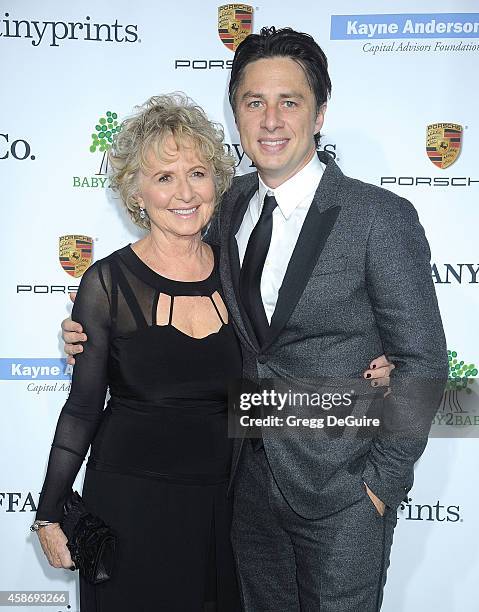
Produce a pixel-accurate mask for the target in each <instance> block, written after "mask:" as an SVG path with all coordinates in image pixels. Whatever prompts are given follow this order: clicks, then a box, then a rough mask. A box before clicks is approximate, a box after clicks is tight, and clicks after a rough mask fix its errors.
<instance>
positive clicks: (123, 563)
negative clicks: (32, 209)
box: [37, 95, 242, 612]
mask: <svg viewBox="0 0 479 612" xmlns="http://www.w3.org/2000/svg"><path fill="white" fill-rule="evenodd" d="M110 161H111V165H112V167H113V176H112V181H113V185H114V186H115V187H116V188H117V189H118V190H119V192H120V195H121V198H122V200H123V202H124V204H125V205H126V207H127V209H128V211H129V213H130V216H131V218H132V219H133V221H134V222H135V223H136V224H137V225H139V226H141V227H143V228H145V229H146V230H147V232H148V233H147V235H146V236H145V237H144V238H142V239H141V240H139V241H138V242H136V243H135V244H133V245H129V246H125V247H124V248H122V249H120V250H118V251H115V252H114V253H112V254H111V255H109V256H108V257H106V258H105V259H102V260H100V261H98V262H96V263H95V264H93V265H92V266H91V267H90V268H89V269H88V271H87V272H86V273H85V274H84V276H83V278H82V282H81V284H80V288H79V291H78V295H77V298H76V301H75V305H74V310H73V315H72V316H73V318H74V319H75V320H77V321H79V322H80V323H81V324H82V326H83V328H84V330H85V331H86V333H87V334H88V335H89V337H90V341H89V342H88V343H87V344H86V345H85V350H84V352H83V353H82V355H81V356H79V357H78V358H77V364H76V367H75V370H74V375H73V380H72V387H71V392H70V395H69V398H68V400H67V402H66V404H65V406H64V407H63V410H62V412H61V415H60V418H59V420H58V424H57V428H56V433H55V437H54V441H53V445H52V449H51V453H50V459H49V464H48V470H47V474H46V478H45V483H44V486H43V490H42V493H41V496H40V502H39V506H38V512H37V520H39V521H49V522H50V523H49V524H46V526H44V527H41V528H40V529H39V531H38V535H39V538H40V542H41V544H42V547H43V549H44V551H45V553H46V555H47V557H48V559H49V561H50V563H51V564H52V565H54V566H55V567H70V566H71V565H72V561H71V558H70V555H69V551H68V549H67V547H66V545H65V542H66V537H65V535H64V534H63V532H62V530H61V528H60V526H59V524H58V523H59V522H60V520H61V518H62V507H63V503H64V500H65V497H66V495H67V494H68V492H69V491H70V490H71V486H72V483H73V481H74V479H75V476H76V474H77V472H78V470H79V468H80V466H81V464H82V461H83V459H84V457H85V454H86V452H87V451H88V448H89V446H90V445H91V454H90V458H89V461H88V465H87V470H86V475H85V483H84V487H83V499H84V501H85V504H86V505H87V507H88V508H89V510H90V511H91V512H93V513H94V514H97V515H98V516H99V517H101V518H102V519H103V520H104V521H105V522H106V523H107V524H108V525H110V526H111V527H112V528H113V529H114V531H115V532H116V534H117V537H118V547H117V551H116V552H117V555H116V560H115V563H116V565H115V568H114V574H113V576H112V578H111V579H110V580H109V581H108V582H105V583H103V584H100V585H96V586H93V585H91V584H88V583H86V582H85V581H84V580H83V579H82V578H81V577H80V581H81V584H80V587H81V588H80V593H81V610H82V612H92V611H94V610H102V612H109V611H111V612H113V611H114V612H121V611H122V610H124V611H125V612H126V611H128V612H131V611H132V610H146V609H149V610H150V609H157V610H165V611H168V612H174V611H179V612H180V611H181V612H186V611H187V612H200V611H201V612H203V611H205V610H218V612H233V611H236V610H239V609H240V605H239V600H238V593H237V586H236V579H235V570H234V563H233V558H232V553H231V550H230V543H229V542H230V541H229V529H230V512H231V508H230V503H231V501H230V500H227V498H226V489H227V483H228V476H229V464H230V458H231V440H229V439H228V436H227V414H226V399H227V384H228V381H229V380H231V379H234V378H239V377H240V376H241V365H242V364H241V354H240V349H239V346H238V343H237V340H236V338H235V336H234V333H233V330H232V328H231V325H230V324H229V321H228V314H227V311H226V308H225V305H224V303H223V300H222V297H221V287H220V281H219V276H218V253H216V252H215V251H214V250H212V248H211V247H210V246H208V245H207V244H205V243H204V242H202V240H201V231H202V229H203V228H204V227H205V226H206V225H207V224H208V222H209V221H210V219H211V217H212V215H213V213H214V209H215V206H216V205H217V203H218V202H219V199H220V198H221V196H222V195H223V193H224V192H225V191H226V190H227V189H228V188H229V186H230V184H231V180H232V177H233V173H234V169H233V168H234V160H233V159H232V158H231V157H230V156H229V155H228V154H227V153H226V152H225V150H224V148H223V132H222V130H221V129H220V128H219V126H217V125H215V124H213V123H212V122H210V121H209V120H208V119H207V117H206V115H205V114H204V112H203V111H202V110H201V109H200V108H199V107H197V106H195V105H194V104H193V103H192V102H191V101H190V100H188V99H186V98H183V97H181V96H178V95H172V96H159V97H153V98H150V99H149V100H148V101H147V102H146V103H145V104H144V105H143V106H142V107H140V108H139V110H138V112H137V113H136V115H134V116H133V117H131V118H130V119H127V120H126V121H125V122H124V124H123V126H122V130H121V131H120V133H119V134H118V135H117V138H116V140H115V142H114V144H113V146H112V149H111V151H110ZM107 389H109V391H110V395H111V399H110V400H109V402H108V405H107V407H106V409H105V410H104V411H103V407H104V401H105V395H106V391H107Z"/></svg>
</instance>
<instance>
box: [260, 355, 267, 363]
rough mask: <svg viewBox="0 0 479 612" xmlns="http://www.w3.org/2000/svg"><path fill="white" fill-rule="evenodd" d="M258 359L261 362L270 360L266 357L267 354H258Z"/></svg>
mask: <svg viewBox="0 0 479 612" xmlns="http://www.w3.org/2000/svg"><path fill="white" fill-rule="evenodd" d="M258 361H259V362H260V363H266V362H267V361H268V358H267V357H266V355H258Z"/></svg>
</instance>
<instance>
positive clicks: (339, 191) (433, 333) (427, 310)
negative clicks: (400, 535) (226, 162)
mask: <svg viewBox="0 0 479 612" xmlns="http://www.w3.org/2000/svg"><path fill="white" fill-rule="evenodd" d="M319 157H320V160H321V161H322V162H323V163H325V164H326V169H325V172H324V175H323V177H322V179H321V182H320V184H319V187H318V189H317V191H316V194H315V196H314V199H313V202H312V204H311V207H310V209H309V212H308V215H307V217H306V220H305V222H304V225H303V228H302V231H301V234H300V236H299V238H298V242H297V244H296V247H295V249H294V252H293V255H292V257H291V260H290V262H289V265H288V268H287V271H286V275H285V278H284V281H283V284H282V286H281V289H280V291H279V295H278V301H277V305H276V309H275V312H274V314H273V318H272V320H271V325H270V333H269V338H268V340H267V341H266V343H265V344H264V345H263V346H259V345H258V342H257V340H256V338H255V335H254V333H253V330H252V328H251V325H250V322H249V321H248V317H247V315H246V313H245V312H244V310H243V309H242V306H241V303H240V300H239V290H238V281H239V272H240V267H239V259H238V250H237V244H236V240H235V234H236V232H237V230H238V228H239V226H240V224H241V221H242V219H243V216H244V213H245V211H246V209H247V206H248V203H249V201H250V199H251V197H252V195H253V194H254V192H255V190H256V189H257V188H258V176H257V174H256V173H252V174H247V175H245V176H241V177H237V178H235V179H234V182H233V186H232V188H231V190H230V191H229V192H228V193H227V194H226V195H225V196H224V198H223V201H222V203H221V206H220V210H219V213H218V215H217V216H216V218H215V220H214V222H213V223H212V225H211V228H210V230H209V231H208V235H207V240H208V241H209V242H211V243H217V244H219V245H220V246H221V259H220V273H221V280H222V284H223V290H224V295H225V299H226V302H227V306H228V308H229V312H230V313H231V316H232V319H233V321H234V324H235V327H236V330H237V333H238V336H239V338H240V341H241V345H242V349H243V356H244V375H245V377H246V378H249V379H252V380H256V379H258V378H259V379H276V380H281V381H283V382H284V383H285V384H287V385H288V384H291V385H294V384H295V382H296V381H299V380H304V379H307V380H309V381H313V380H315V379H322V380H326V381H329V385H328V383H326V387H325V388H326V389H328V386H329V390H330V391H331V390H332V389H331V387H332V386H336V387H337V390H338V389H339V388H340V387H343V389H342V390H343V391H344V390H345V389H347V387H348V385H349V381H351V380H354V381H357V383H358V384H357V388H356V389H355V392H356V394H357V395H356V398H357V401H356V406H355V414H365V413H367V412H368V410H369V409H370V407H371V402H372V401H373V400H372V399H371V391H372V389H371V387H370V385H369V382H368V381H363V385H364V386H363V387H361V382H360V381H361V376H362V372H363V371H364V369H365V368H366V367H367V365H368V364H369V362H370V361H371V360H372V359H373V358H375V357H377V356H379V355H381V354H382V353H385V354H386V355H387V357H388V358H389V359H390V360H391V361H393V362H394V364H395V365H396V369H395V370H394V371H393V374H392V379H391V387H392V393H391V395H390V396H389V397H388V398H387V399H386V400H384V399H383V392H381V393H380V394H379V395H377V397H376V398H375V400H374V401H375V402H376V403H378V402H379V403H380V407H381V410H383V411H386V413H387V415H388V418H389V419H390V422H391V423H393V425H392V426H391V427H390V429H387V428H386V429H385V428H380V429H379V430H376V431H375V432H374V433H373V434H372V435H367V436H363V437H357V436H351V435H347V434H346V435H340V436H338V437H333V438H331V437H330V436H328V435H326V434H324V432H320V431H318V430H316V431H315V432H314V433H309V432H306V433H305V432H304V431H299V430H298V429H297V428H286V431H284V430H283V431H282V433H281V435H276V434H275V432H274V431H273V430H271V429H270V428H263V432H262V433H263V441H264V447H265V451H266V454H267V457H268V461H269V463H270V466H271V469H272V471H273V473H274V476H275V479H276V481H277V483H278V486H279V487H280V489H281V491H282V493H283V495H284V496H285V497H286V499H287V500H288V502H289V504H290V505H291V506H292V508H293V509H294V510H295V511H296V512H297V513H298V514H300V515H302V516H304V517H307V518H319V517H321V516H326V515H328V514H330V513H332V512H335V511H337V510H339V509H341V508H342V507H345V506H347V505H349V504H351V503H353V502H354V501H355V500H356V499H359V498H360V497H361V496H363V495H364V488H363V480H364V481H365V482H366V483H367V484H368V486H369V487H370V488H371V490H372V491H374V492H375V493H376V495H378V497H379V498H380V499H382V500H383V501H384V502H385V503H386V504H387V505H388V506H390V507H393V508H396V507H397V506H398V505H399V503H400V502H401V500H402V499H403V498H404V496H405V493H407V491H408V490H409V489H410V487H411V486H412V482H413V466H414V463H415V461H416V460H417V459H418V458H419V456H420V455H421V454H422V452H423V450H424V448H425V445H426V442H427V431H428V427H429V425H430V419H431V418H432V415H433V413H434V412H435V410H436V409H437V406H438V404H439V401H440V397H441V394H442V390H443V385H444V383H445V381H446V379H447V372H448V362H447V354H446V353H447V352H446V344H445V338H444V332H443V328H442V323H441V318H440V314H439V309H438V305H437V300H436V295H435V291H434V285H433V283H432V278H431V269H430V263H429V261H430V250H429V245H428V243H427V240H426V237H425V235H424V230H423V228H422V226H421V225H420V223H419V220H418V216H417V213H416V211H415V209H414V207H413V206H412V205H411V204H410V203H409V202H408V201H407V200H405V199H402V198H400V197H399V196H397V195H395V194H393V193H391V192H389V191H386V190H384V189H381V188H379V187H376V186H373V185H369V184H366V183H362V182H361V181H358V180H355V179H351V178H349V177H347V176H345V175H344V174H343V173H342V172H341V170H340V169H339V167H338V166H337V165H336V163H335V162H334V161H333V159H332V158H331V157H330V156H329V155H328V154H327V153H323V152H321V153H319ZM418 377H421V379H422V382H421V383H418ZM331 381H333V383H331ZM424 381H426V384H424ZM339 390H340V391H341V389H339ZM323 391H324V389H323ZM383 413H384V412H383ZM418 422H420V423H421V426H419V425H418ZM424 423H427V426H426V427H424ZM392 430H394V431H392ZM399 430H400V433H399ZM242 443H243V440H241V439H239V440H236V441H235V449H234V455H233V466H232V478H233V477H234V473H235V470H236V467H237V463H238V459H239V456H240V453H241V447H242Z"/></svg>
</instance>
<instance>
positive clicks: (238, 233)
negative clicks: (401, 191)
mask: <svg viewBox="0 0 479 612" xmlns="http://www.w3.org/2000/svg"><path fill="white" fill-rule="evenodd" d="M330 89H331V84H330V80H329V75H328V70H327V60H326V57H325V55H324V53H323V52H322V50H321V49H320V47H319V46H318V45H317V44H316V43H315V41H314V40H313V39H312V38H311V37H310V36H308V35H306V34H302V33H298V32H295V31H293V30H291V29H283V30H277V31H276V30H275V29H274V28H269V29H267V28H264V29H263V30H262V31H261V33H260V34H259V35H255V34H253V35H250V36H249V37H247V38H246V39H245V41H244V42H243V43H242V44H241V45H240V46H239V47H238V49H237V51H236V54H235V58H234V61H233V66H232V70H231V81H230V85H229V96H230V103H231V105H232V108H233V112H234V116H235V120H236V123H237V126H238V130H239V133H240V137H241V143H242V146H243V148H244V150H245V152H246V154H247V155H248V156H249V157H250V158H251V159H252V160H253V162H254V163H255V165H256V168H257V170H258V172H257V173H252V174H248V175H245V176H242V177H238V178H236V179H235V181H234V184H233V187H232V189H231V191H230V192H229V193H228V194H227V195H226V196H225V198H224V200H223V202H222V206H221V209H220V213H219V215H218V217H217V219H216V222H215V225H214V226H213V227H212V228H211V230H210V233H209V234H208V239H209V240H210V241H212V242H215V241H217V242H219V243H220V244H221V247H222V249H221V253H222V254H221V262H220V271H221V276H222V282H223V287H224V292H225V298H226V300H227V303H228V307H229V310H230V313H231V315H232V317H233V320H234V322H235V325H236V328H237V331H238V335H239V337H240V340H241V343H242V348H243V355H244V367H245V375H246V377H247V378H249V379H251V380H261V379H273V380H275V381H278V382H279V383H281V384H291V385H292V386H294V385H295V384H296V383H298V384H299V383H300V381H302V380H303V379H307V380H308V381H311V380H318V379H322V380H325V379H326V380H336V381H337V385H338V388H339V387H340V386H341V384H340V382H339V381H340V380H351V379H354V378H356V377H358V376H359V374H360V372H361V370H362V368H363V364H364V363H368V361H369V360H370V358H371V356H374V355H380V354H381V353H383V352H384V353H385V354H386V355H387V357H388V358H389V359H391V360H392V361H393V362H394V364H395V365H396V369H395V370H394V372H393V374H392V377H391V379H392V383H394V382H395V381H396V382H397V385H396V387H397V389H399V390H396V392H395V388H394V384H393V393H392V394H391V396H390V398H388V400H389V401H387V402H385V404H387V405H386V409H387V410H388V411H390V414H388V419H389V422H390V427H389V429H388V428H379V429H378V430H376V432H375V433H374V435H371V436H363V437H358V436H350V435H339V436H336V437H334V436H329V435H321V434H319V433H318V434H317V435H315V434H311V435H303V434H301V433H298V431H297V430H294V429H293V428H289V430H287V431H285V432H283V433H282V435H280V436H278V435H276V434H275V432H274V431H273V430H271V429H269V428H267V427H263V429H262V432H261V437H260V438H259V439H258V438H257V439H253V440H249V439H239V440H238V441H237V442H236V444H235V452H234V457H233V467H232V473H233V477H234V479H235V513H234V521H233V531H232V539H233V544H234V549H235V554H236V560H237V563H238V569H239V581H240V587H241V591H242V596H243V605H244V608H245V610H246V611H247V612H266V611H268V612H270V611H271V612H273V611H274V612H299V611H300V610H301V611H303V612H313V611H315V612H316V611H318V610H320V611H321V612H373V611H376V610H379V608H380V606H381V601H382V592H383V586H384V583H385V580H386V569H387V566H388V564H389V554H390V547H391V543H392V536H393V530H394V527H395V524H396V509H397V507H398V505H399V503H400V501H401V500H402V499H403V497H404V495H405V493H406V492H407V491H408V490H409V489H410V487H411V485H412V481H413V466H414V463H415V461H416V460H417V459H418V457H419V456H420V455H421V453H422V452H423V450H424V447H425V444H426V436H427V427H426V428H425V427H420V426H419V427H418V433H417V435H412V433H411V430H412V428H413V427H414V426H415V423H416V421H417V417H418V416H421V415H422V416H424V415H426V419H425V420H426V421H427V419H428V415H432V413H433V412H434V410H435V408H436V407H437V404H438V401H439V397H440V383H442V382H443V381H444V380H445V378H446V377H447V368H448V366H447V358H446V347H445V339H444V334H443V330H442V325H441V319H440V315H439V311H438V306H437V301H436V296H435V293H434V287H433V284H432V280H431V274H430V267H429V257H430V252H429V247H428V244H427V240H426V238H425V236H424V231H423V229H422V227H421V225H420V224H419V221H418V217H417V214H416V212H415V210H414V208H413V207H412V205H411V204H410V203H409V202H407V201H406V200H403V199H401V198H399V197H398V196H396V195H394V194H392V193H390V192H387V191H385V190H382V189H380V188H378V187H374V186H372V185H367V184H365V183H361V182H359V181H356V180H353V179H350V178H348V177H346V176H344V175H343V174H342V172H341V171H340V170H339V168H338V166H337V165H336V164H335V162H334V161H333V160H332V159H331V158H330V156H328V155H327V154H325V153H319V154H318V155H317V154H316V144H317V140H318V138H319V132H320V130H321V127H322V125H323V121H324V115H325V111H326V101H327V98H328V96H329V93H330ZM64 328H65V329H66V330H68V329H71V330H73V331H78V327H75V326H73V327H72V326H71V325H68V324H66V325H65V324H64ZM65 338H66V340H68V341H76V340H78V339H79V338H80V336H78V335H75V334H65ZM68 352H70V353H72V354H73V353H74V352H75V349H73V348H72V347H69V348H68ZM418 373H420V374H421V376H423V377H424V378H425V379H428V380H430V381H434V382H439V385H435V384H434V385H433V384H431V386H430V388H429V387H428V390H429V391H430V392H429V393H424V388H423V387H421V389H419V390H418V391H417V395H420V397H419V398H418V399H417V401H412V400H411V397H410V396H408V389H409V388H410V382H411V379H412V377H414V376H415V375H416V376H417V375H418ZM360 393H361V391H360ZM369 404H370V401H369V400H367V399H365V398H364V397H361V396H359V398H358V401H357V402H356V408H358V407H359V409H360V410H365V411H366V412H367V406H368V405H369ZM423 420H424V419H423ZM419 421H421V419H419ZM391 423H392V425H391ZM396 426H397V429H395V427H396Z"/></svg>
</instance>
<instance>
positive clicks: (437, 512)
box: [398, 497, 463, 523]
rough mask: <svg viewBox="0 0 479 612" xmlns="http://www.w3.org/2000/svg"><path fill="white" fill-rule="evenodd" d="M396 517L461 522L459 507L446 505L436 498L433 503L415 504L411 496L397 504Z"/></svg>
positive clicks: (406, 519) (407, 519)
mask: <svg viewBox="0 0 479 612" xmlns="http://www.w3.org/2000/svg"><path fill="white" fill-rule="evenodd" d="M398 518H402V519H404V520H405V521H428V522H430V523H432V522H435V523H462V521H463V519H462V517H461V507H460V506H453V505H450V506H446V505H445V504H441V502H440V501H439V500H438V501H437V502H436V503H435V504H415V503H413V500H412V497H408V498H407V503H405V502H402V504H401V505H400V506H399V511H398Z"/></svg>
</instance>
